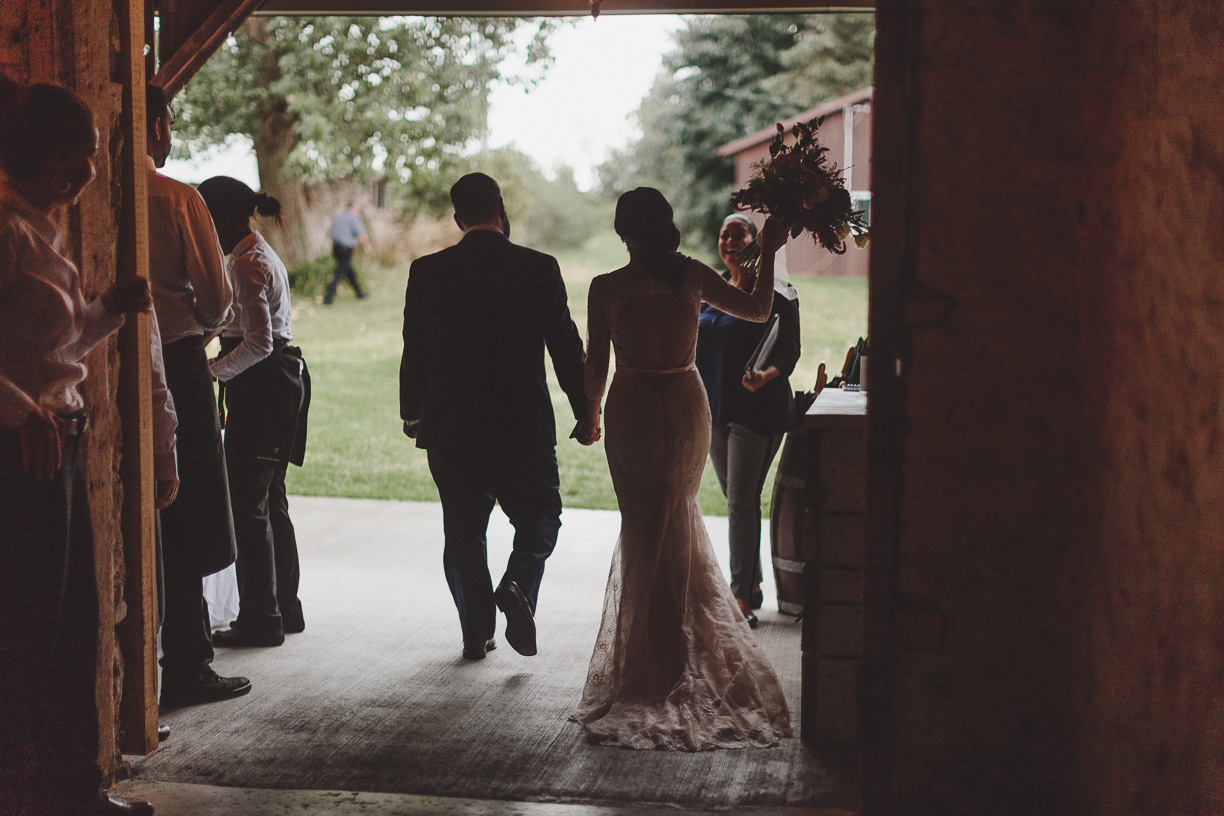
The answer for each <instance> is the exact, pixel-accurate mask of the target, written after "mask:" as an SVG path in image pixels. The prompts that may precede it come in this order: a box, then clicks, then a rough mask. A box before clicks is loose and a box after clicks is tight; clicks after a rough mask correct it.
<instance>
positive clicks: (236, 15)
mask: <svg viewBox="0 0 1224 816" xmlns="http://www.w3.org/2000/svg"><path fill="white" fill-rule="evenodd" d="M262 2H263V0H221V2H220V3H218V4H217V7H216V8H215V9H214V10H213V12H212V14H210V15H208V17H207V18H206V19H205V20H204V22H203V23H202V24H201V25H200V27H199V28H197V29H196V30H195V32H194V33H193V34H192V35H191V36H190V37H188V38H187V39H186V40H185V41H184V42H183V44H182V45H180V46H178V47H176V48H175V49H174V51H173V52H172V53H162V54H161V60H162V63H161V67H160V68H159V69H158V71H157V74H156V75H155V76H154V77H153V84H154V85H160V86H161V87H162V88H163V89H164V90H165V91H166V97H167V98H172V97H173V96H174V95H175V94H176V93H178V92H179V91H181V90H182V89H183V86H184V85H186V84H187V82H188V81H189V80H190V79H191V78H192V77H193V76H195V74H196V71H199V70H200V68H201V67H203V65H204V63H206V62H208V58H209V57H211V56H212V55H213V54H215V53H216V52H217V49H218V48H220V47H221V46H222V44H223V43H224V42H225V39H226V38H227V37H228V36H229V35H230V33H231V32H233V31H234V29H236V28H238V26H240V25H242V23H243V22H244V21H245V20H246V18H247V17H250V16H251V13H252V12H254V11H255V9H257V8H259V5H260V4H261V3H262Z"/></svg>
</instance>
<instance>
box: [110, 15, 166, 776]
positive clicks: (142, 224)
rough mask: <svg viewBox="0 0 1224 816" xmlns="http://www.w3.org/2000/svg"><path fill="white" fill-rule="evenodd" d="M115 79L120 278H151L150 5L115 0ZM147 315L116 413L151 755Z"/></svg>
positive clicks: (153, 633)
mask: <svg viewBox="0 0 1224 816" xmlns="http://www.w3.org/2000/svg"><path fill="white" fill-rule="evenodd" d="M115 10H116V12H117V15H116V16H117V17H118V21H119V39H120V45H119V51H120V53H119V60H118V70H119V72H120V76H119V77H117V79H119V81H120V82H121V83H122V85H123V91H122V99H123V101H122V105H123V108H122V113H121V120H120V121H121V124H120V128H121V130H122V134H123V147H122V153H121V157H120V163H119V167H118V168H117V172H118V173H119V175H120V187H121V190H122V200H121V202H120V212H119V247H118V270H117V276H118V277H119V278H120V279H125V278H131V277H142V278H146V279H147V278H148V277H149V242H148V225H149V218H148V210H147V205H148V200H147V195H146V189H147V181H148V176H147V174H146V172H145V57H144V45H145V19H144V15H145V3H144V0H116V3H115ZM149 331H150V329H149V318H148V317H146V316H143V315H142V316H141V317H140V319H139V320H129V321H128V324H127V325H126V326H125V327H124V328H123V329H122V331H121V333H120V335H119V378H120V379H119V412H120V417H121V419H122V422H123V459H122V465H121V468H120V474H121V476H122V479H123V486H124V491H123V515H122V525H123V554H124V561H125V563H126V565H127V578H126V581H125V582H124V587H123V598H124V602H125V605H126V607H127V615H126V616H125V617H124V619H123V621H122V622H121V623H120V624H119V628H118V636H119V648H120V650H121V651H122V654H123V663H124V667H125V668H124V674H123V696H122V702H121V705H120V708H119V722H120V733H121V735H122V736H121V740H120V748H121V749H122V751H123V752H124V753H129V754H148V753H151V752H152V751H153V750H155V749H156V748H157V572H156V567H157V565H156V557H155V550H154V533H153V477H152V473H153V418H152V390H151V382H152V368H151V366H152V363H151V359H150V348H151V347H150V343H151V340H150V336H149Z"/></svg>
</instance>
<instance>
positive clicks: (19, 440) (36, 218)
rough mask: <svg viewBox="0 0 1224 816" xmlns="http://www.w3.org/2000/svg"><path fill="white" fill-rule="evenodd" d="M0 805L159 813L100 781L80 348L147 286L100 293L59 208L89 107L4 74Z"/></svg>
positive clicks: (74, 171)
mask: <svg viewBox="0 0 1224 816" xmlns="http://www.w3.org/2000/svg"><path fill="white" fill-rule="evenodd" d="M0 110H3V111H4V113H3V116H2V117H0V171H2V172H0V813H5V814H8V813H14V814H65V815H66V814H71V816H103V815H104V814H124V813H127V814H141V815H142V816H143V815H145V814H152V812H153V808H152V807H151V806H150V805H149V804H148V803H139V804H124V803H122V802H119V801H117V800H114V799H112V798H110V797H109V796H106V795H105V794H102V793H101V792H100V790H101V788H100V786H101V777H100V774H99V771H98V767H97V756H98V728H97V722H98V721H97V711H96V706H97V703H96V700H95V694H96V684H97V665H98V653H97V644H98V597H97V585H96V575H95V570H94V538H93V526H92V523H91V521H90V507H89V495H88V492H87V490H86V484H85V475H84V473H83V471H82V469H81V467H80V463H79V459H78V456H79V452H80V446H81V437H82V434H83V433H84V432H85V426H86V421H85V410H84V409H85V404H84V400H83V398H82V394H81V390H80V384H81V381H82V380H84V379H85V376H86V369H85V366H84V365H83V363H82V360H83V359H84V357H85V354H86V353H87V352H88V351H89V350H90V349H91V348H93V347H94V346H95V345H97V344H98V343H99V342H101V341H102V340H103V339H105V338H106V337H107V336H108V335H110V334H111V333H112V332H114V331H116V330H117V329H118V328H119V327H120V326H122V325H123V323H124V321H125V319H126V317H127V315H129V314H135V313H138V312H147V311H149V309H150V308H151V305H152V302H151V299H150V296H149V287H148V281H146V280H144V279H143V278H133V279H131V280H128V281H124V282H122V283H119V282H116V283H114V284H112V285H111V286H110V287H109V288H107V290H106V291H105V292H104V293H103V294H102V295H101V296H100V297H98V298H96V299H94V301H93V302H92V303H88V304H87V303H86V301H85V298H84V296H83V294H82V292H81V281H80V275H79V274H78V272H77V268H76V266H74V265H73V263H72V262H71V261H70V260H69V259H68V258H66V257H64V255H62V254H61V252H60V240H61V237H62V236H61V234H60V231H59V229H58V228H57V227H56V225H55V221H54V220H53V216H54V215H55V214H56V213H57V212H58V211H59V210H60V209H62V208H63V207H65V206H68V205H70V204H72V203H74V202H75V201H76V200H77V198H78V197H79V196H80V194H81V191H82V190H84V189H85V187H86V185H88V184H89V182H90V181H91V180H92V179H93V177H94V172H95V171H94V161H95V155H96V153H97V149H98V134H97V130H96V129H95V127H94V119H93V113H92V112H91V111H90V109H89V107H88V106H87V105H86V104H85V103H84V102H83V101H82V100H81V99H80V98H78V97H77V96H76V95H75V94H73V93H72V92H71V91H69V90H66V89H64V88H60V87H57V86H55V85H45V84H39V85H31V86H29V87H22V86H20V85H17V84H16V83H15V82H13V81H12V80H10V79H9V78H7V77H5V76H4V75H2V74H0Z"/></svg>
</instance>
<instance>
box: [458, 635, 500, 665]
mask: <svg viewBox="0 0 1224 816" xmlns="http://www.w3.org/2000/svg"><path fill="white" fill-rule="evenodd" d="M496 648H497V641H496V640H494V639H493V638H489V639H488V640H473V641H470V642H469V641H466V640H465V641H464V642H463V659H464V660H484V659H485V653H486V652H491V651H493V650H494V649H496Z"/></svg>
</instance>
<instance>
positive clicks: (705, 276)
mask: <svg viewBox="0 0 1224 816" xmlns="http://www.w3.org/2000/svg"><path fill="white" fill-rule="evenodd" d="M693 265H694V266H695V267H696V268H697V275H698V280H699V281H700V283H701V299H702V300H704V301H705V302H706V303H708V304H710V305H711V306H713V307H714V308H715V309H718V310H719V311H720V312H726V313H727V314H729V315H731V316H732V317H738V318H740V319H741V320H750V321H752V322H753V323H763V322H765V320H766V319H767V318H768V317H769V311H770V307H772V306H773V292H774V290H773V269H772V268H770V269H769V270H766V269H765V268H764V264H762V268H761V273H762V274H760V275H758V276H757V280H756V284H755V285H754V286H753V287H752V291H751V292H745V291H744V290H743V289H740V288H739V287H737V286H733V285H732V284H730V283H728V282H727V281H726V280H724V279H723V276H722V275H720V274H718V273H717V272H715V271H714V270H713V269H711V268H710V267H708V266H706V265H705V264H703V263H701V262H700V261H696V260H695V261H693ZM766 275H768V280H766Z"/></svg>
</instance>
